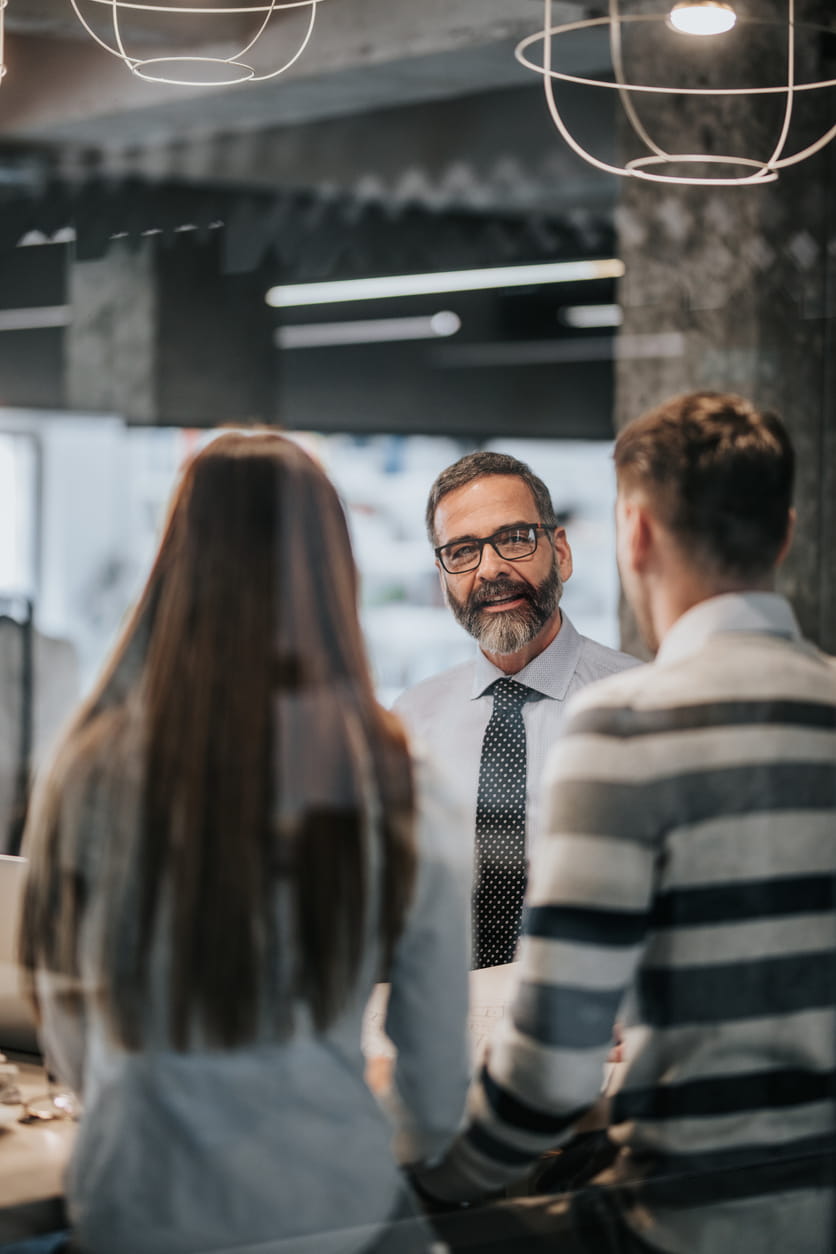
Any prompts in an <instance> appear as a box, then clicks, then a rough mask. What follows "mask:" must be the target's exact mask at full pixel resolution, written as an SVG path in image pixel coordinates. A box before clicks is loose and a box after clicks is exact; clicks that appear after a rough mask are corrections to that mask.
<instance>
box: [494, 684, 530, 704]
mask: <svg viewBox="0 0 836 1254" xmlns="http://www.w3.org/2000/svg"><path fill="white" fill-rule="evenodd" d="M491 692H492V693H493V708H494V709H495V710H518V709H520V708H521V707H522V706H524V705H525V703H526V701H527V700H528V699H529V697H530V696H531V695H532V693H531V689H530V688H527V687H526V686H525V684H519V683H517V681H516V679H498V680H497V681H496V683H495V684H493V686H492V688H491Z"/></svg>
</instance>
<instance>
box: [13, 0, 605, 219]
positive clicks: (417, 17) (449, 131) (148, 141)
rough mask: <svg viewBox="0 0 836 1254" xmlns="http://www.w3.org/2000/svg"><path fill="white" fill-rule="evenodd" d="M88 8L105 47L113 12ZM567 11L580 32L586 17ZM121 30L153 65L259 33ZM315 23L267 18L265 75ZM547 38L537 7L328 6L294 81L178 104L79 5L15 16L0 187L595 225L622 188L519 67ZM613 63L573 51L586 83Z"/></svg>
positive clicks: (180, 94) (177, 96)
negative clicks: (227, 196) (561, 128)
mask: <svg viewBox="0 0 836 1254" xmlns="http://www.w3.org/2000/svg"><path fill="white" fill-rule="evenodd" d="M179 2H180V3H182V0H179ZM202 2H203V4H204V5H205V4H206V3H208V2H209V0H202ZM79 3H81V4H82V5H83V11H84V12H85V13H86V14H88V15H91V14H92V16H95V17H98V29H99V30H100V31H102V32H103V33H104V32H105V31H106V29H107V21H109V18H108V17H107V6H106V5H103V4H101V3H100V2H99V3H97V2H96V0H79ZM227 3H228V0H227ZM555 10H556V15H557V18H558V19H559V20H573V19H576V18H578V17H581V16H584V15H585V12H586V6H585V5H584V4H581V3H558V4H556V6H555ZM125 14H126V16H125V23H124V31H123V33H124V39H125V44H126V46H127V47H129V48H130V49H131V51H132V52H134V53H135V54H136V55H141V54H146V55H149V56H153V55H156V56H160V55H163V54H165V53H167V52H169V51H170V52H171V53H172V54H173V55H184V54H189V55H191V54H195V53H198V52H199V53H203V54H208V55H214V56H229V55H230V54H231V53H232V51H233V49H234V47H235V43H234V40H235V38H236V37H237V38H238V39H239V41H240V40H241V39H242V38H243V37H244V36H245V35H246V33H247V32H248V31H250V30H251V29H252V21H253V18H252V15H249V16H247V17H243V18H242V17H241V16H238V15H236V16H235V17H233V18H232V19H223V21H224V23H227V24H225V25H224V28H223V35H224V38H223V40H221V38H220V31H219V23H220V21H221V19H211V20H210V19H207V18H205V17H203V18H201V19H199V24H200V30H201V31H202V33H203V35H204V38H203V40H202V41H196V40H195V38H194V32H195V28H196V27H197V26H198V19H193V18H190V17H188V15H180V17H179V18H178V19H177V21H176V22H172V20H171V18H170V17H168V18H167V17H164V16H161V15H159V14H156V13H155V14H149V13H143V12H142V11H141V10H126V11H125ZM102 15H104V17H105V18H106V19H107V20H106V21H103V20H102ZM303 20H304V14H303V13H302V12H301V11H299V10H295V11H289V12H285V13H279V14H276V15H274V16H273V18H271V21H270V24H269V26H268V28H267V29H266V31H265V33H264V35H263V36H262V38H261V39H260V40H259V43H258V45H257V51H258V66H259V68H260V69H265V70H266V69H269V68H271V67H273V66H275V65H276V64H279V63H281V61H282V60H283V59H286V57H287V55H288V51H289V50H290V49H292V48H293V47H295V46H296V41H298V39H299V37H300V31H301V25H300V23H301V22H302V21H303ZM541 20H542V10H541V8H540V5H539V3H538V2H537V0H454V2H453V0H420V3H419V0H323V2H322V3H321V5H320V6H319V9H318V12H317V23H316V28H315V31H314V35H313V38H312V41H311V43H310V45H309V46H308V48H307V49H306V51H305V53H304V55H303V56H302V57H301V58H300V60H299V61H298V62H297V64H296V65H295V66H294V67H293V68H292V69H291V70H290V71H289V72H288V73H287V74H286V75H282V76H281V77H280V78H278V79H275V80H272V81H270V82H266V83H261V84H242V85H239V86H235V87H227V88H211V87H206V88H182V87H173V86H164V85H161V84H154V83H149V82H147V81H144V80H142V79H139V78H137V77H135V76H133V75H132V74H130V72H129V71H128V70H127V69H126V67H125V66H124V65H123V64H122V63H121V62H120V61H119V60H118V59H116V58H114V57H111V56H109V55H108V54H107V53H106V52H105V51H104V50H102V49H101V48H99V47H98V46H97V45H96V44H95V43H94V42H93V41H92V40H91V39H90V38H89V36H87V35H86V34H85V32H84V30H83V29H82V27H81V25H80V23H79V22H78V20H77V19H76V17H75V15H74V13H73V10H72V7H71V4H70V2H69V0H9V5H8V9H7V18H6V29H7V48H6V63H7V66H8V74H7V78H6V80H5V82H4V84H3V87H2V91H0V180H2V178H3V175H4V170H5V179H6V181H7V182H8V181H14V179H15V177H16V172H17V173H18V174H19V177H20V179H21V181H25V179H26V178H27V177H29V176H30V173H31V167H30V165H29V164H27V161H28V160H29V159H30V157H31V155H32V154H37V155H38V156H39V158H40V159H41V160H42V161H43V162H44V163H46V165H47V166H48V167H49V173H50V174H55V173H58V174H59V175H60V174H67V175H70V176H76V175H79V174H81V175H85V174H87V173H89V172H90V171H91V170H94V171H95V172H96V173H97V174H101V173H104V174H108V173H114V174H117V175H137V174H138V175H140V176H148V177H151V178H161V177H163V178H170V177H172V176H178V177H185V178H188V179H190V180H192V181H195V182H206V181H211V182H217V181H220V182H234V183H235V184H237V185H249V186H255V187H271V186H272V187H276V186H282V187H293V188H303V187H304V188H310V189H312V190H314V191H317V192H321V193H322V194H323V195H326V196H327V195H331V194H335V193H336V194H345V195H355V196H357V197H358V198H359V199H360V200H363V201H368V200H370V199H371V200H376V201H383V202H387V203H390V204H395V205H401V204H404V203H418V204H421V205H424V206H425V207H429V208H434V209H444V208H448V207H450V208H467V209H472V210H480V209H481V210H484V211H486V212H500V213H506V212H513V211H516V212H521V213H526V212H546V211H548V212H554V211H555V210H559V209H561V208H564V207H569V208H571V207H573V206H575V207H577V206H586V207H591V208H593V209H596V210H597V209H599V208H600V207H601V206H604V205H609V204H610V203H611V202H612V199H613V190H614V189H613V187H612V184H611V182H610V180H607V179H606V178H602V177H601V176H599V175H595V174H594V172H593V171H591V170H590V169H589V168H588V167H586V166H585V165H584V164H583V163H582V162H580V161H579V160H578V159H576V158H574V157H573V155H572V154H571V153H570V152H569V151H568V150H567V149H566V148H565V147H564V146H563V145H562V144H561V143H560V141H559V139H558V138H557V136H556V135H555V134H554V131H553V128H552V127H551V124H550V123H549V121H548V119H547V116H546V112H545V105H544V102H543V99H542V91H541V88H540V85H539V82H538V80H537V79H536V78H535V77H534V76H533V75H532V74H531V73H530V72H529V71H527V70H525V69H524V68H522V67H521V66H520V65H519V64H518V63H517V61H516V60H515V58H514V46H515V44H516V42H517V41H518V40H519V39H520V38H522V37H523V36H524V35H526V34H530V33H531V32H532V31H534V30H536V29H537V28H538V26H539V25H540V23H541ZM229 23H231V25H230V24H229ZM605 59H606V53H605V49H604V48H603V47H602V45H601V41H600V39H599V38H598V37H597V36H593V35H591V34H589V33H581V34H579V35H578V36H573V41H572V64H573V67H574V68H575V69H576V70H577V71H578V72H592V71H597V70H599V69H600V67H601V65H602V63H604V61H605ZM603 94H606V95H609V93H603ZM601 105H602V106H603V107H602V109H601V110H600V112H599V113H597V114H595V127H596V128H597V131H598V132H599V133H600V134H601V135H602V136H603V137H604V142H606V140H607V136H609V135H611V131H612V127H611V121H610V117H609V114H608V113H607V112H606V109H607V106H609V105H611V101H609V100H607V101H601ZM584 107H585V108H586V110H587V112H589V110H588V100H585V101H584ZM4 153H5V161H4V159H3V154H4ZM21 170H22V173H20V171H21Z"/></svg>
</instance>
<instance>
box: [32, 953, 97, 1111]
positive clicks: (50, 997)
mask: <svg viewBox="0 0 836 1254" xmlns="http://www.w3.org/2000/svg"><path fill="white" fill-rule="evenodd" d="M64 981H65V977H62V976H57V975H53V974H51V973H49V972H46V971H43V970H41V971H38V972H37V974H36V977H35V984H36V989H37V997H38V1007H39V1010H40V1023H39V1025H38V1039H39V1041H40V1044H41V1049H42V1050H43V1055H44V1065H45V1066H46V1068H47V1070H49V1071H50V1072H52V1074H53V1075H54V1076H55V1077H56V1078H57V1079H58V1080H59V1081H60V1083H61V1084H62V1085H64V1086H65V1087H66V1088H68V1089H71V1090H72V1091H73V1093H75V1094H77V1095H78V1096H79V1097H83V1096H84V1064H85V1055H86V1016H85V1011H84V1003H83V1000H82V998H81V997H80V996H79V994H78V992H77V990H76V989H75V988H74V989H73V991H72V992H69V993H66V994H64V995H62V994H61V992H60V985H61V983H62V982H64Z"/></svg>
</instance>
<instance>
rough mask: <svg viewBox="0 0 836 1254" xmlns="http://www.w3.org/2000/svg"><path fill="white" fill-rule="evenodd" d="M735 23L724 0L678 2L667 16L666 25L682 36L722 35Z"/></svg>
mask: <svg viewBox="0 0 836 1254" xmlns="http://www.w3.org/2000/svg"><path fill="white" fill-rule="evenodd" d="M736 21H737V14H736V13H735V11H734V9H733V8H732V7H731V5H730V4H725V3H724V0H679V3H678V4H675V5H674V6H673V8H672V9H671V12H670V14H669V16H668V25H669V26H671V27H672V28H673V29H674V30H676V31H679V32H680V34H682V35H724V34H725V33H726V31H729V30H731V29H732V27H733V26H734V24H735V22H736Z"/></svg>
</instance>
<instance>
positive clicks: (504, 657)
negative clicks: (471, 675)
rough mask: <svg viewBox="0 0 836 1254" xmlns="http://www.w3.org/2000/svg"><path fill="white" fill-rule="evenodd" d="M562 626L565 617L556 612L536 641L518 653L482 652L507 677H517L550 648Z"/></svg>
mask: <svg viewBox="0 0 836 1254" xmlns="http://www.w3.org/2000/svg"><path fill="white" fill-rule="evenodd" d="M562 625H563V616H562V614H561V612H560V610H555V612H554V614H553V616H552V617H551V618H550V619H549V620H548V621H547V622H545V623H544V624H543V626H542V627H541V628H540V630H539V631H538V632H537V635H536V636H535V637H534V639H533V640H529V642H528V644H527V645H525V646H524V648H522V649H519V650H518V651H517V652H516V653H489V652H488V650H487V649H483V650H482V652H483V653H484V655H485V657H486V658H487V659H488V661H489V662H493V664H494V666H496V667H497V668H498V669H499V670H501V671H504V673H505V674H506V675H516V674H517V673H518V672H519V671H521V670H522V669H523V667H524V666H528V663H529V662H531V661H533V660H534V658H536V657H538V656H539V654H541V653H542V652H543V650H544V649H547V648H548V647H549V645H550V644H551V642H552V641H553V640H554V639H555V638H556V637H557V633H558V632H559V631H560V628H561V626H562Z"/></svg>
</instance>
